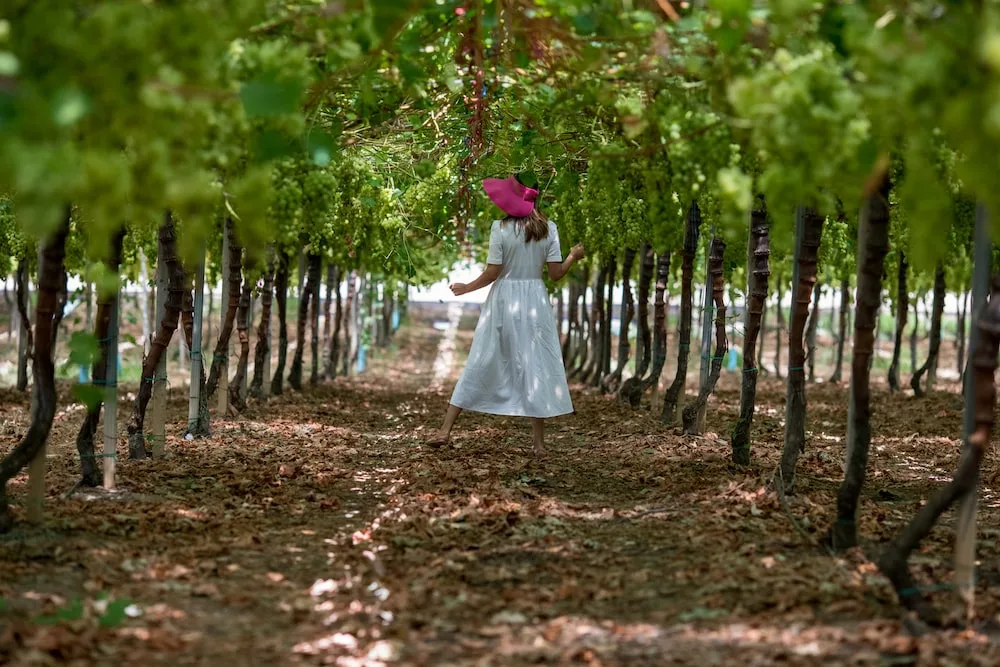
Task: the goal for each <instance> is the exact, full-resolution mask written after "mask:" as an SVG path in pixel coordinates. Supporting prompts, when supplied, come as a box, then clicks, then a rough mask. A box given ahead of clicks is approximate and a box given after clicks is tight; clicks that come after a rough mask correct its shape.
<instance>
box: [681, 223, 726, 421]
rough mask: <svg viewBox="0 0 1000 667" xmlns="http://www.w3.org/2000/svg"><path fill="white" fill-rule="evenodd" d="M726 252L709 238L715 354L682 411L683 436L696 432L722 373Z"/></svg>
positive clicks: (720, 243) (719, 241)
mask: <svg viewBox="0 0 1000 667" xmlns="http://www.w3.org/2000/svg"><path fill="white" fill-rule="evenodd" d="M725 251H726V243H725V241H723V240H722V239H721V238H719V237H718V236H716V237H714V238H713V239H712V244H711V246H710V247H709V254H708V273H709V275H710V276H711V279H712V299H713V301H714V302H715V313H716V314H715V354H714V355H713V356H712V367H711V369H710V370H709V372H708V379H707V380H706V381H705V382H704V383H703V384H702V385H701V388H700V389H699V390H698V396H697V398H695V400H694V401H692V402H691V403H690V404H689V405H688V406H687V407H685V408H684V412H683V414H682V424H683V427H684V433H685V435H699V429H698V415H699V413H701V411H702V409H703V408H704V407H705V405H706V404H707V403H708V397H709V396H710V395H711V394H712V392H713V391H715V384H716V382H718V380H719V374H720V373H721V372H722V360H723V359H724V358H725V356H726V351H727V350H728V349H729V342H728V341H727V340H726V302H725V299H724V296H725V291H726V278H725V276H724V275H723V265H722V260H723V255H724V254H725Z"/></svg>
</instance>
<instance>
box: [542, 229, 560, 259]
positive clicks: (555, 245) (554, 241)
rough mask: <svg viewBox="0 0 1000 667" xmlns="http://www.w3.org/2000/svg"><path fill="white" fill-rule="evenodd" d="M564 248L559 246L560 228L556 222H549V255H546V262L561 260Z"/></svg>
mask: <svg viewBox="0 0 1000 667" xmlns="http://www.w3.org/2000/svg"><path fill="white" fill-rule="evenodd" d="M562 260H563V257H562V248H560V247H559V230H558V229H557V228H556V225H555V223H553V222H550V223H549V251H548V255H546V257H545V261H546V262H561V261H562Z"/></svg>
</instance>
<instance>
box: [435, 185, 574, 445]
mask: <svg viewBox="0 0 1000 667" xmlns="http://www.w3.org/2000/svg"><path fill="white" fill-rule="evenodd" d="M483 189H484V190H486V194H487V195H489V197H490V199H491V200H493V203H494V204H496V205H497V206H498V207H500V209H501V210H502V211H503V212H504V213H506V214H507V218H506V219H504V220H503V221H496V222H494V223H493V227H492V229H491V230H490V251H489V256H488V257H487V267H486V270H485V271H483V273H482V275H481V276H479V277H478V278H476V279H475V280H473V281H472V282H471V283H468V284H464V283H456V284H454V285H452V286H451V291H452V292H453V293H454V294H455V295H456V296H461V295H463V294H468V293H469V292H474V291H476V290H478V289H482V288H483V287H486V286H487V285H490V284H492V283H494V282H495V283H496V284H495V285H493V288H492V289H491V290H490V294H489V296H488V297H487V298H486V302H485V303H484V304H483V308H482V312H481V314H480V316H479V324H477V325H476V333H475V336H474V338H473V341H472V350H471V351H470V352H469V361H468V364H467V365H466V367H465V370H464V371H463V372H462V377H461V378H459V380H458V384H457V385H456V386H455V393H454V394H452V397H451V402H450V404H449V406H448V412H447V414H446V415H445V419H444V424H443V425H442V426H441V429H440V430H439V431H438V433H437V435H436V436H435V437H434V438H433V439H431V440H430V442H429V444H432V445H443V444H445V443H446V442H448V439H449V437H450V436H451V429H452V427H453V426H454V425H455V420H456V419H457V418H458V415H459V414H460V413H461V412H462V410H472V411H474V412H485V413H489V414H494V415H509V416H518V417H531V418H532V434H533V437H532V441H533V444H534V451H535V453H536V454H544V453H545V424H544V420H545V419H546V418H548V417H557V416H559V415H565V414H569V413H571V412H573V402H572V400H571V399H570V395H569V387H568V386H567V385H566V372H565V371H564V370H563V362H562V351H561V349H560V346H559V332H558V330H557V329H556V321H555V317H553V315H552V306H551V304H550V303H549V295H548V291H547V290H546V288H545V283H544V282H543V281H542V265H543V264H547V265H548V271H549V278H551V279H552V280H554V281H558V280H560V279H561V278H562V277H563V276H565V275H566V274H567V273H568V272H569V270H570V268H572V266H573V264H574V263H576V262H577V261H579V260H581V259H583V257H584V250H583V246H582V245H577V246H576V247H574V248H573V249H572V250H571V251H570V253H569V257H567V258H566V260H565V261H564V260H563V258H562V254H561V251H560V248H559V232H558V231H557V230H556V226H555V224H554V223H552V222H551V221H549V220H547V219H546V218H545V217H544V216H543V215H542V214H541V213H539V212H538V209H537V208H536V207H535V200H536V199H537V198H538V190H535V189H534V188H529V187H526V186H525V185H524V184H522V183H521V182H520V180H518V179H517V178H515V177H514V176H511V177H510V178H506V179H497V178H490V179H487V180H486V181H484V182H483Z"/></svg>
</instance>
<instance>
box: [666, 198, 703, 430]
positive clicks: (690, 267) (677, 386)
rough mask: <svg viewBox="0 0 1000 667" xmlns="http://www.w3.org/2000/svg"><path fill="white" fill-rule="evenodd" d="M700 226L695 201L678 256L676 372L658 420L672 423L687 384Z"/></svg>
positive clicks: (699, 215) (689, 211)
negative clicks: (679, 313) (679, 309)
mask: <svg viewBox="0 0 1000 667" xmlns="http://www.w3.org/2000/svg"><path fill="white" fill-rule="evenodd" d="M699 227H701V210H700V209H699V208H698V202H696V201H693V202H691V208H690V209H688V216H687V225H686V226H685V228H684V252H683V254H682V256H681V321H680V323H679V325H678V330H679V337H680V340H679V341H678V344H677V373H676V374H675V375H674V381H673V382H672V383H671V384H670V387H668V388H667V390H666V391H665V392H664V397H663V410H662V411H661V412H660V421H662V422H663V423H664V424H672V423H673V422H674V421H675V420H676V419H677V404H678V403H679V401H680V397H681V394H683V393H684V385H685V384H686V383H687V368H688V356H689V354H690V352H691V316H692V310H693V309H694V304H693V294H692V292H693V287H692V283H693V282H694V260H695V255H697V253H698V229H699Z"/></svg>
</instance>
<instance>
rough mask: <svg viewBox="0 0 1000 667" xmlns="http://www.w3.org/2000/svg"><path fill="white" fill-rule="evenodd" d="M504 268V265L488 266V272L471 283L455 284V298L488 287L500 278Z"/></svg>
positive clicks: (452, 290)
mask: <svg viewBox="0 0 1000 667" xmlns="http://www.w3.org/2000/svg"><path fill="white" fill-rule="evenodd" d="M502 268H503V264H487V265H486V270H485V271H483V272H482V274H480V276H479V277H478V278H476V279H475V280H473V281H472V282H471V283H455V284H454V285H452V286H451V292H452V294H454V295H455V296H462V295H463V294H468V293H469V292H475V291H476V290H477V289H482V288H484V287H488V286H489V285H492V284H493V283H494V282H495V281H496V279H497V278H498V277H499V276H500V269H502Z"/></svg>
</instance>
